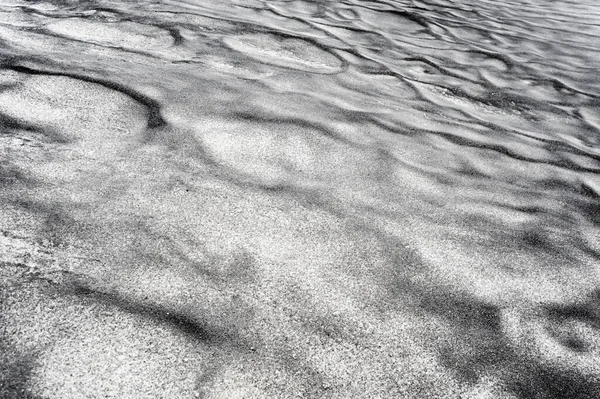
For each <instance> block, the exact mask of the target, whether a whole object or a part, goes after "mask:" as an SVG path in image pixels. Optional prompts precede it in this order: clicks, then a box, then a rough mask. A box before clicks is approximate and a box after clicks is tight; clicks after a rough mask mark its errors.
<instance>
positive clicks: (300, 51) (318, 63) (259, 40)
mask: <svg viewBox="0 0 600 399" xmlns="http://www.w3.org/2000/svg"><path fill="white" fill-rule="evenodd" d="M223 41H224V42H225V44H226V45H228V46H229V47H231V48H232V49H234V50H236V51H239V52H241V53H243V54H245V55H247V56H249V57H251V58H254V59H256V60H259V61H262V62H267V63H269V64H273V65H278V66H282V67H286V68H292V69H297V70H300V71H305V72H315V73H336V72H339V71H340V70H341V68H342V62H341V61H340V60H339V59H338V58H337V57H335V56H334V55H333V54H331V53H329V52H327V51H325V50H323V49H321V48H319V47H317V46H315V45H314V44H312V43H310V42H308V41H306V40H303V39H297V38H288V37H280V36H277V35H274V34H268V33H257V34H248V35H242V36H234V37H226V38H225V39H223Z"/></svg>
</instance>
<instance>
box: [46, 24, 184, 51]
mask: <svg viewBox="0 0 600 399" xmlns="http://www.w3.org/2000/svg"><path fill="white" fill-rule="evenodd" d="M46 28H47V29H48V30H49V31H50V32H52V33H54V34H57V35H61V36H64V37H68V38H71V39H75V40H80V41H84V42H89V43H97V44H101V45H105V46H112V47H120V48H124V49H127V50H135V51H140V50H162V49H166V48H169V47H171V46H173V44H174V40H173V37H172V36H171V35H170V34H169V32H167V31H165V30H164V29H161V28H157V27H155V26H151V25H144V24H139V23H136V22H118V23H116V22H115V23H103V22H98V21H90V20H86V19H81V18H70V19H65V20H62V21H58V22H53V23H51V24H48V25H46Z"/></svg>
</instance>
